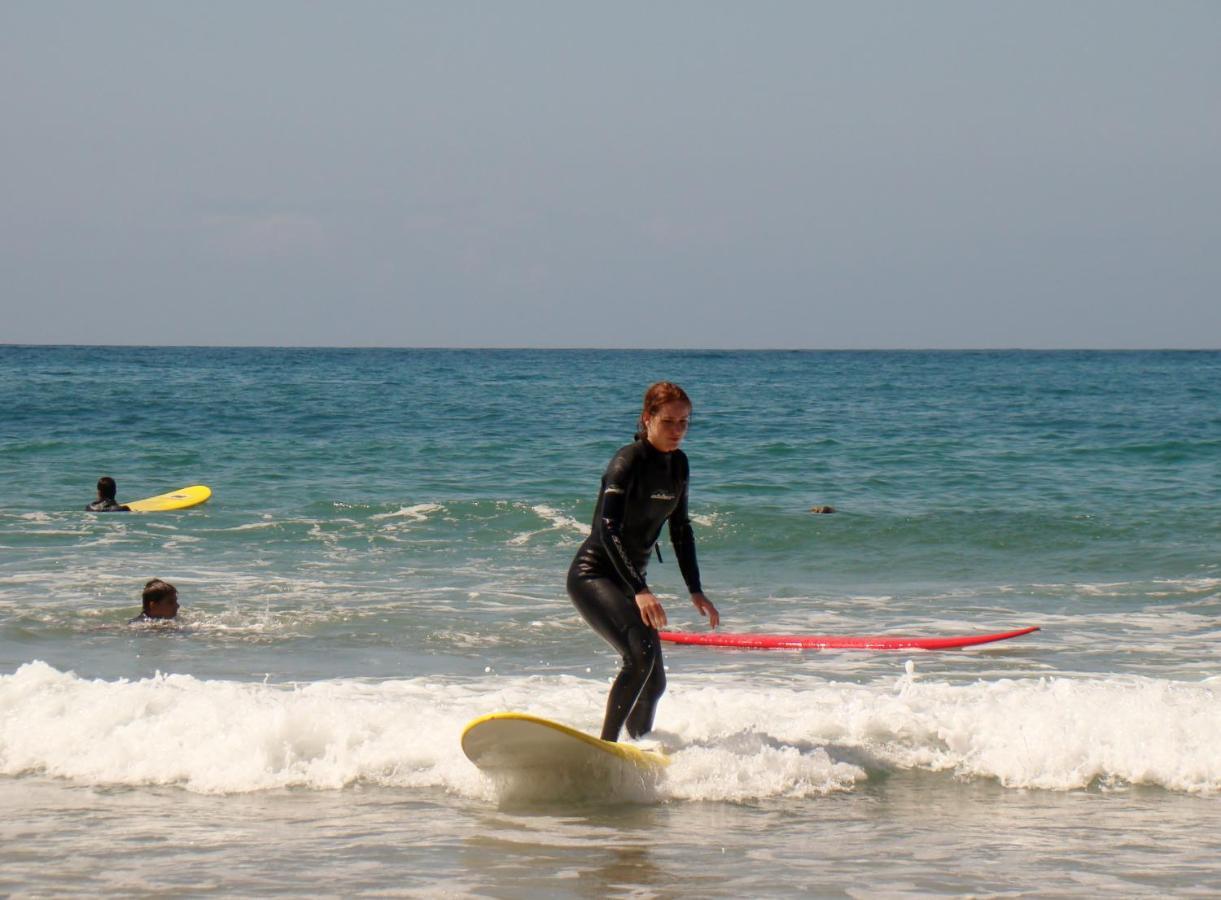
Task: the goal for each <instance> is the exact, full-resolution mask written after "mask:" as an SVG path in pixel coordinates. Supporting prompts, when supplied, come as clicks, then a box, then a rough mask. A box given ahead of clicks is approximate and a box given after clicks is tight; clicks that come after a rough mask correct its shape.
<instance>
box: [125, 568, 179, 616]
mask: <svg viewBox="0 0 1221 900" xmlns="http://www.w3.org/2000/svg"><path fill="white" fill-rule="evenodd" d="M140 600H141V602H142V603H143V605H144V608H143V609H142V610H141V611H140V615H138V616H136V617H135V618H134V619H132V620H131V621H130V622H128V623H127V624H128V625H136V624H138V623H140V622H156V621H159V620H161V619H173V618H176V617H177V616H178V588H176V587H174V586H173V585H172V584H170V583H169V582H168V581H162V580H161V579H160V578H154V579H152V580H151V581H149V582H148V583H147V584H145V585H144V593H142V594H141V595H140Z"/></svg>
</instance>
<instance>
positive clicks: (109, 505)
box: [85, 497, 131, 512]
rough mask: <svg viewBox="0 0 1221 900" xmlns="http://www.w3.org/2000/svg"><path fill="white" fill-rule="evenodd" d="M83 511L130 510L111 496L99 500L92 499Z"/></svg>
mask: <svg viewBox="0 0 1221 900" xmlns="http://www.w3.org/2000/svg"><path fill="white" fill-rule="evenodd" d="M85 512H131V509H130V508H128V507H126V506H124V505H123V504H122V503H120V502H119V501H118V500H115V499H114V498H113V497H105V498H103V499H101V500H94V501H93V502H92V503H90V504H89V505H88V506H86V507H85Z"/></svg>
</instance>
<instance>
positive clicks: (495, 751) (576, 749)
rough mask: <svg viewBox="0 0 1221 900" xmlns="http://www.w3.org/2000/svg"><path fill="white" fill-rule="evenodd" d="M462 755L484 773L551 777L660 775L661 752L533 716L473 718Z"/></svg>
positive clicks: (502, 714) (666, 762) (513, 714)
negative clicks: (624, 773) (622, 773)
mask: <svg viewBox="0 0 1221 900" xmlns="http://www.w3.org/2000/svg"><path fill="white" fill-rule="evenodd" d="M462 752H463V753H465V754H466V756H467V758H468V759H469V760H470V761H471V762H473V763H474V764H475V765H476V766H478V767H479V768H480V769H481V770H483V771H485V772H489V773H493V774H497V773H505V772H509V773H511V772H528V771H532V770H545V771H549V772H577V771H590V772H597V771H605V770H621V771H631V770H635V771H637V772H640V773H642V774H660V772H661V771H662V770H663V769H664V768H665V767H666V766H668V765H669V764H670V760H669V759H668V758H667V757H666V756H665V755H664V754H662V753H657V752H654V751H651V750H641V749H640V748H639V747H633V746H632V745H631V744H619V743H614V742H612V741H604V740H601V739H600V738H596V737H594V736H593V735H589V734H585V733H584V732H583V731H577V730H576V729H575V728H569V727H568V726H567V725H561V724H560V723H559V722H552V721H551V720H549V719H544V718H541V717H539V716H532V715H529V714H528V713H517V712H499V713H491V714H490V715H486V716H480V717H479V718H477V719H473V720H472V721H471V722H469V723H468V724H467V726H466V729H465V730H464V731H463V732H462Z"/></svg>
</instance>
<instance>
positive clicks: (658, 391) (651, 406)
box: [636, 381, 691, 440]
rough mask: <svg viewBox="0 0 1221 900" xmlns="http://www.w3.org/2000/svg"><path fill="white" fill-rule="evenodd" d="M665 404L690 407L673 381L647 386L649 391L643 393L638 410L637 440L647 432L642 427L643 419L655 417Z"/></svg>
mask: <svg viewBox="0 0 1221 900" xmlns="http://www.w3.org/2000/svg"><path fill="white" fill-rule="evenodd" d="M667 403H686V404H687V406H691V398H690V397H688V396H687V392H686V391H684V390H683V389H682V388H680V387H679V386H678V385H677V384H675V383H674V382H673V381H658V382H656V383H655V384H651V385H649V389H648V390H647V391H645V392H644V404H643V405H642V406H641V409H640V420H639V421H638V422H637V423H636V439H637V440H640V439H641V438H643V437H644V436H645V434H646V432H647V429H646V428H645V426H644V417H645V416H654V415H656V414H657V410H659V409H661V408H662V407H663V406H665V405H666V404H667Z"/></svg>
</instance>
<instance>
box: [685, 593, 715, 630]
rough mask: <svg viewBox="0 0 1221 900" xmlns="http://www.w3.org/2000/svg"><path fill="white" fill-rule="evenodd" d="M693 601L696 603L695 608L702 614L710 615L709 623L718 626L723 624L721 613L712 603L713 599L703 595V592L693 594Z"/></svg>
mask: <svg viewBox="0 0 1221 900" xmlns="http://www.w3.org/2000/svg"><path fill="white" fill-rule="evenodd" d="M691 602H692V603H694V604H695V608H696V609H698V610H699V611H700V615H701V616H707V617H708V624H709V625H710V626H711V627H713V628H716V627H717V626H718V625H720V624H721V614H720V613H718V612H717V611H716V607H715V606H713V605H712V601H711V600H709V599H708V598H707V597H705V596H704V595H703V593H702V592H701V593H699V594H692V595H691Z"/></svg>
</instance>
